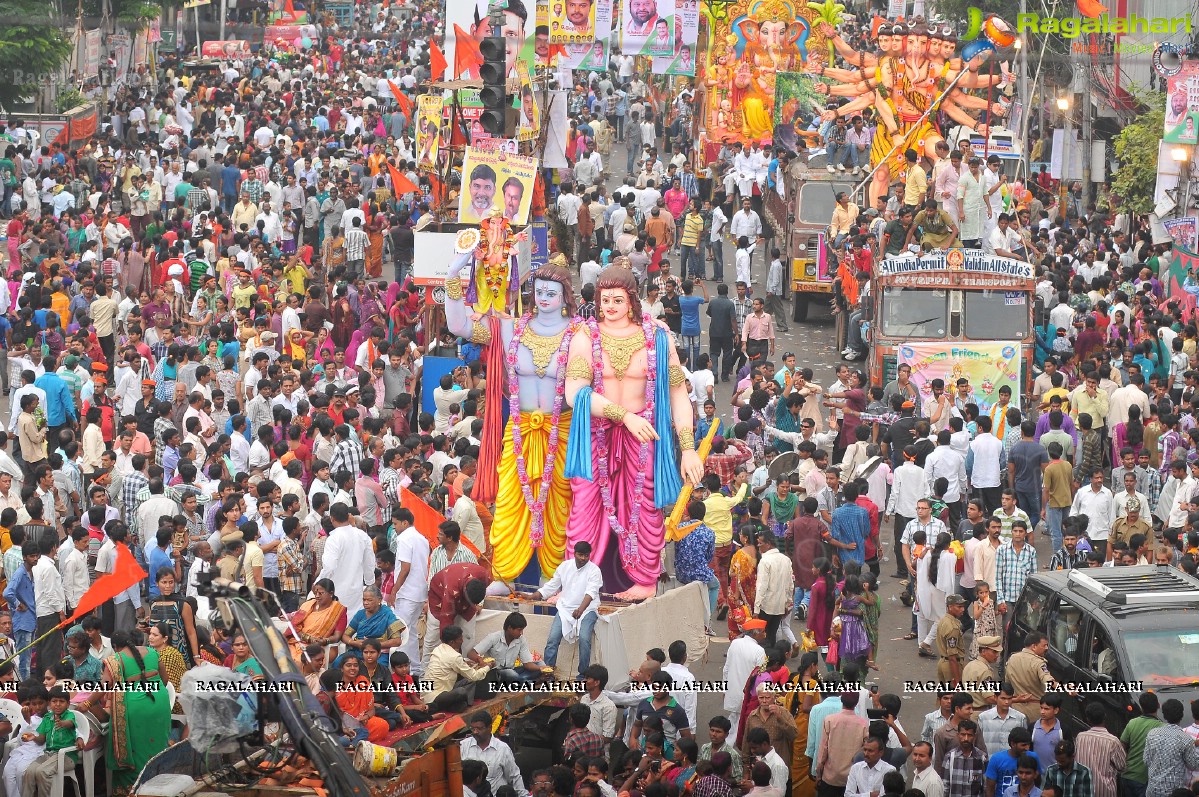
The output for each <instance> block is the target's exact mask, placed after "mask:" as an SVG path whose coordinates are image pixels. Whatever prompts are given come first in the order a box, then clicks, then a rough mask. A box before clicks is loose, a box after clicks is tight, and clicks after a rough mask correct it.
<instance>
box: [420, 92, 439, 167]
mask: <svg viewBox="0 0 1199 797" xmlns="http://www.w3.org/2000/svg"><path fill="white" fill-rule="evenodd" d="M416 103H417V105H416V155H417V157H416V166H417V168H418V169H432V168H434V167H435V166H436V165H437V151H438V148H439V146H440V141H441V111H442V106H443V105H444V104H445V101H444V100H443V99H442V97H441V96H440V95H433V94H422V95H420V96H419V97H417V99H416Z"/></svg>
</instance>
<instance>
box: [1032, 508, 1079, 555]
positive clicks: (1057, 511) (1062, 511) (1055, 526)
mask: <svg viewBox="0 0 1199 797" xmlns="http://www.w3.org/2000/svg"><path fill="white" fill-rule="evenodd" d="M1069 515H1070V507H1068V506H1051V507H1046V509H1045V525H1047V526H1049V538H1050V539H1051V540H1052V541H1053V552H1054V553H1057V551H1058V550H1060V549H1061V547H1062V521H1063V520H1065V519H1066V518H1067V517H1069ZM1030 517H1031V516H1030Z"/></svg>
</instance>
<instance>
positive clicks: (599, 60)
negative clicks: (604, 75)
mask: <svg viewBox="0 0 1199 797" xmlns="http://www.w3.org/2000/svg"><path fill="white" fill-rule="evenodd" d="M608 41H609V40H608V39H596V40H595V41H591V42H587V43H585V44H564V45H562V51H563V53H562V55H561V56H559V62H558V63H559V65H560V66H562V67H564V68H566V69H578V70H581V71H583V72H607V71H608V58H609V50H608Z"/></svg>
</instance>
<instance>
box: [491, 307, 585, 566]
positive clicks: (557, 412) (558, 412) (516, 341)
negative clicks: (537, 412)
mask: <svg viewBox="0 0 1199 797" xmlns="http://www.w3.org/2000/svg"><path fill="white" fill-rule="evenodd" d="M532 318H533V316H532V314H531V313H527V314H525V315H523V316H521V317H520V318H519V319H517V321H516V324H515V325H514V327H513V330H512V342H511V343H509V344H508V352H507V355H506V357H505V360H506V362H507V365H508V407H509V413H508V414H509V416H510V417H511V418H512V449H513V452H514V453H515V454H516V476H517V479H519V481H520V490H521V493H522V494H523V495H524V499H525V504H526V505H527V506H528V507H529V511H530V512H531V513H532V514H533V522H532V524H531V526H530V528H529V542H530V543H532V545H533V547H534V548H540V547H541V543H542V541H543V540H544V539H545V503H546V500H547V499H548V497H549V489H550V479H551V478H552V477H553V475H554V457H555V456H557V454H558V421H559V419H560V418H561V417H562V408H563V407H564V406H565V404H566V357H567V354H568V353H569V351H570V339H571V337H572V336H573V334H574V321H573V319H572V320H571V322H570V323H569V324H568V325H567V328H566V332H565V334H564V335H562V343H561V344H560V345H559V346H558V354H557V358H556V359H557V362H558V370H557V373H556V375H555V378H554V407H553V410H552V411H551V415H550V439H549V445H548V446H547V447H546V449H545V463H544V467H543V468H542V469H541V490H540V491H539V492H538V494H537V497H536V498H534V496H533V489H532V487H530V486H529V471H528V468H527V466H526V464H525V449H524V443H523V440H522V437H521V432H520V382H519V378H518V377H517V374H516V355H517V350H518V349H519V348H520V340H521V337H522V336H523V335H524V331H525V327H527V326H528V325H529V322H530V321H531V320H532Z"/></svg>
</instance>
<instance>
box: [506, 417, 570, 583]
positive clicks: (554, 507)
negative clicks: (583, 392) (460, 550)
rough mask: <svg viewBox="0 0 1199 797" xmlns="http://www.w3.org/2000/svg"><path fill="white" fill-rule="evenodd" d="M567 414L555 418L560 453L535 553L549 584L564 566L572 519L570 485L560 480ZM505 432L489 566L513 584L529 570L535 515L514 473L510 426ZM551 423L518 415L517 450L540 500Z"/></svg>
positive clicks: (567, 421)
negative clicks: (539, 545)
mask: <svg viewBox="0 0 1199 797" xmlns="http://www.w3.org/2000/svg"><path fill="white" fill-rule="evenodd" d="M570 415H571V413H570V410H568V409H564V410H563V411H562V414H561V416H559V418H558V450H557V451H556V452H554V461H553V468H554V472H553V475H552V476H551V477H550V481H549V484H548V485H546V486H547V488H548V490H549V495H548V496H547V497H545V498H543V499H542V500H544V501H545V523H544V528H545V532H544V538H543V540H542V543H541V547H540V548H537V549H536V551H537V561H538V563H539V564H540V565H541V572H542V574H543V575H544V576H545V577H546V578H549V577H551V576H552V575H553V574H554V571H555V570H556V569H557V568H558V565H559V564H561V563H562V556H563V554H564V552H565V550H566V521H567V518H568V517H569V516H570V499H571V495H570V481H569V480H568V479H566V478H565V477H564V476H563V475H562V474H563V471H564V469H565V467H566V437H567V435H568V434H569V432H570ZM516 420H517V419H516V418H510V419H509V420H508V426H507V428H505V429H504V450H503V452H502V453H501V454H500V465H499V490H498V492H497V494H496V499H495V520H494V521H493V522H492V524H491V540H490V542H491V548H492V565H493V567H494V569H495V573H496V575H498V576H499V577H500V578H502V579H504V580H506V581H511V580H512V579H514V578H516V577H517V576H518V575H520V574H521V573H522V572H523V571H524V569H525V568H526V567H528V564H529V559H531V558H532V556H533V551H534V548H533V545H532V543H531V542H530V540H529V531H530V529H531V528H532V525H533V513H532V510H530V509H529V506H528V503H527V502H526V501H525V496H524V490H522V489H521V486H520V477H519V475H518V474H517V469H516V452H515V450H514V449H513V440H512V424H513V423H514V422H516ZM551 421H552V417H551V416H550V415H548V414H546V413H543V412H522V413H521V414H520V419H519V422H520V435H521V445H522V448H524V459H525V473H526V474H527V476H528V484H529V490H530V492H531V493H532V495H533V497H534V498H535V499H536V498H541V476H542V473H543V472H544V469H545V454H546V448H547V447H548V446H549V442H550V424H551Z"/></svg>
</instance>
